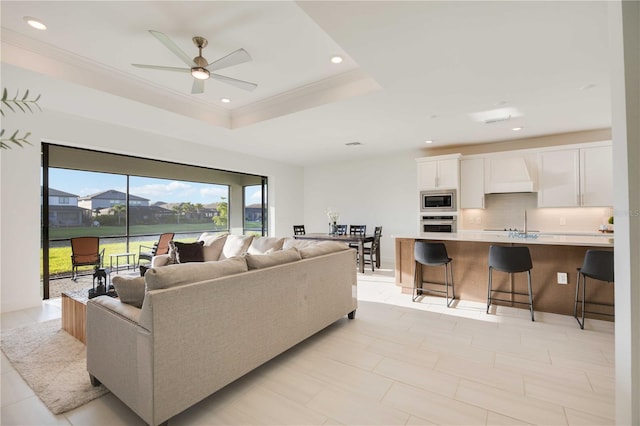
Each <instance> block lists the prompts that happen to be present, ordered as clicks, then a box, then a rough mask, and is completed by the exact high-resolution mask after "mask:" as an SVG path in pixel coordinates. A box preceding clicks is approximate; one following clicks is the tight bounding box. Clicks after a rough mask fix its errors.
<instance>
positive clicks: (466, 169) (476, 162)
mask: <svg viewBox="0 0 640 426" xmlns="http://www.w3.org/2000/svg"><path fill="white" fill-rule="evenodd" d="M460 208H462V209H483V208H484V158H469V159H464V158H463V159H462V160H460Z"/></svg>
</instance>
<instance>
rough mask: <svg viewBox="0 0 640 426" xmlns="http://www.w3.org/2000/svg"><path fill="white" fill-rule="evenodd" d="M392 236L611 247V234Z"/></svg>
mask: <svg viewBox="0 0 640 426" xmlns="http://www.w3.org/2000/svg"><path fill="white" fill-rule="evenodd" d="M394 238H401V239H413V240H438V241H467V242H483V243H503V244H527V245H529V244H541V245H557V246H582V247H613V236H612V235H611V234H603V235H592V234H585V235H579V234H554V233H544V232H531V233H527V234H524V233H519V232H510V231H459V232H454V233H446V232H424V233H420V234H415V235H394Z"/></svg>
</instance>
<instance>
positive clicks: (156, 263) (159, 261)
mask: <svg viewBox="0 0 640 426" xmlns="http://www.w3.org/2000/svg"><path fill="white" fill-rule="evenodd" d="M169 259H170V257H169V255H168V254H159V255H158V256H153V258H152V259H151V267H152V268H157V267H160V266H167V265H168V264H169Z"/></svg>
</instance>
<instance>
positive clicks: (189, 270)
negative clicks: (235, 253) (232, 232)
mask: <svg viewBox="0 0 640 426" xmlns="http://www.w3.org/2000/svg"><path fill="white" fill-rule="evenodd" d="M246 271H248V268H247V262H246V261H245V260H244V258H243V257H233V258H230V259H226V260H222V261H219V262H201V263H195V262H193V263H189V264H177V265H167V266H165V267H162V268H153V269H149V270H148V271H147V273H146V274H145V275H144V279H145V283H146V285H147V291H151V290H158V289H162V288H170V287H177V286H181V285H184V284H189V283H195V282H199V281H204V280H209V279H213V278H219V277H224V276H227V275H234V274H240V273H242V272H246Z"/></svg>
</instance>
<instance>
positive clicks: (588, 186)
mask: <svg viewBox="0 0 640 426" xmlns="http://www.w3.org/2000/svg"><path fill="white" fill-rule="evenodd" d="M580 189H581V204H582V205H583V206H591V207H600V206H611V205H613V148H612V147H611V146H597V147H593V148H583V149H581V150H580Z"/></svg>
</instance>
